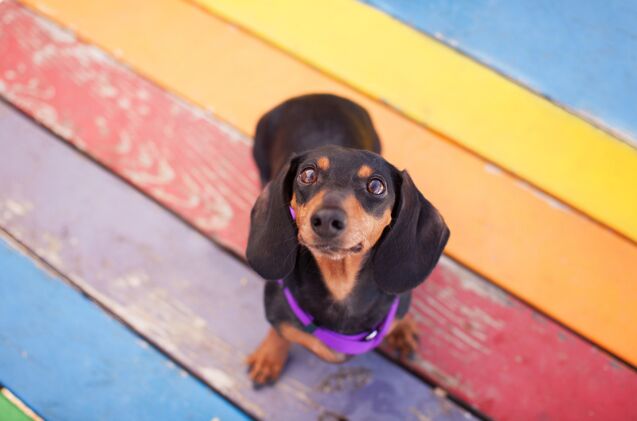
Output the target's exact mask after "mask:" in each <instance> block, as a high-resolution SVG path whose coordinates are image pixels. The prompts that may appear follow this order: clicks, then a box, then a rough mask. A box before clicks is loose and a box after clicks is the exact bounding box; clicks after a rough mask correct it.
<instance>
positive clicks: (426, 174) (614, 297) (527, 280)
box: [24, 0, 637, 364]
mask: <svg viewBox="0 0 637 421" xmlns="http://www.w3.org/2000/svg"><path fill="white" fill-rule="evenodd" d="M24 2H25V3H27V4H30V5H31V6H32V7H35V8H36V9H38V10H41V11H42V12H44V13H46V14H48V15H49V16H51V17H53V18H54V19H57V20H58V21H60V22H62V23H64V24H65V25H67V26H71V27H73V28H75V29H76V30H77V31H78V32H79V33H80V34H81V35H82V36H84V37H86V38H88V39H90V40H91V41H93V42H96V43H98V44H100V45H102V46H103V47H104V48H105V49H107V50H109V51H112V52H113V53H114V54H115V55H116V56H117V57H119V58H121V60H123V61H125V62H127V63H129V64H130V65H131V66H133V67H134V68H135V69H137V70H138V71H139V72H141V73H142V74H144V75H146V76H148V77H149V78H150V79H152V80H154V81H156V82H158V83H159V84H161V85H162V86H166V87H168V88H169V89H171V90H173V91H175V92H177V93H179V94H181V95H183V96H185V97H186V98H188V99H190V100H192V101H194V102H196V103H198V104H200V105H201V106H203V107H204V108H206V109H209V110H213V111H214V112H215V113H216V114H217V115H218V116H220V117H221V118H222V119H224V120H226V121H229V122H230V123H232V124H233V125H235V126H236V127H239V128H240V129H241V130H243V131H245V132H246V133H251V132H252V130H253V128H254V125H255V123H256V121H257V119H258V117H259V116H260V115H261V114H262V113H263V112H265V111H266V110H267V109H269V108H271V107H272V106H273V105H274V104H276V103H277V102H279V101H282V100H284V99H286V98H288V97H290V96H293V95H298V94H300V93H307V92H317V91H319V92H333V93H337V94H340V95H344V96H346V97H349V98H351V99H353V100H355V101H357V102H359V103H361V104H362V105H363V106H365V107H366V108H367V109H368V110H369V111H370V113H371V115H372V117H373V119H374V121H375V124H376V126H377V127H378V130H379V132H380V135H381V138H382V139H383V143H384V152H385V156H386V157H387V158H388V159H389V160H390V161H391V162H393V163H394V164H396V165H397V166H399V167H406V168H407V169H408V170H409V171H410V172H411V173H412V177H413V178H414V180H415V182H416V183H417V184H418V186H419V187H420V188H421V189H422V190H423V191H424V192H425V194H426V195H427V196H428V197H429V198H430V199H431V201H432V202H433V203H435V204H436V205H437V206H438V208H439V209H440V210H441V211H442V213H443V214H444V215H445V218H446V220H447V222H448V224H449V226H450V227H451V231H452V236H451V240H450V242H449V245H448V246H447V252H448V254H449V255H451V256H452V257H454V258H456V259H457V260H459V261H460V262H462V263H463V264H465V265H467V266H469V267H470V268H472V269H474V270H475V271H477V272H478V273H480V274H482V275H484V276H485V277H487V278H489V279H491V280H493V281H494V282H496V283H498V284H499V285H501V286H502V287H504V288H505V289H507V290H509V291H511V292H513V293H514V294H516V295H518V296H520V297H522V298H523V299H525V300H527V301H528V302H530V303H532V304H533V305H535V306H537V307H538V308H539V309H541V310H542V311H544V312H546V313H547V314H549V315H551V316H553V317H555V318H557V319H558V320H560V321H562V322H563V323H565V324H566V325H567V326H569V327H571V328H573V329H574V330H576V331H577V332H579V333H581V334H582V335H584V336H586V337H588V338H590V339H591V340H593V341H594V342H596V343H598V344H600V345H601V346H603V347H605V348H607V349H608V350H610V351H611V352H613V353H615V354H617V355H618V356H620V357H621V358H624V359H625V360H627V361H629V362H631V363H632V364H637V323H636V321H637V306H634V297H636V296H637V247H635V245H634V244H633V243H630V242H629V241H627V240H625V239H622V238H620V237H618V236H617V235H615V234H613V233H612V232H610V231H608V230H606V229H604V228H602V227H600V226H599V225H597V224H595V223H592V222H591V221H590V220H588V219H587V218H585V217H583V216H581V215H580V214H578V213H575V212H573V211H571V210H570V209H567V208H565V207H564V206H562V205H560V204H559V203H556V202H555V201H554V200H552V199H550V198H547V197H545V196H544V195H542V194H541V193H539V192H537V191H536V190H533V189H532V188H530V187H528V185H527V184H525V183H524V182H521V181H520V180H518V179H516V178H514V177H512V176H510V175H508V174H506V173H502V172H500V171H498V170H497V169H496V168H494V167H493V166H491V165H489V164H488V163H487V162H485V161H483V160H481V159H479V158H477V157H475V156H473V155H471V154H468V153H466V151H464V150H462V149H461V148H459V147H457V146H454V145H452V144H450V143H448V142H446V141H445V139H443V138H441V137H440V136H437V135H436V134H434V133H431V132H429V131H427V130H426V129H424V128H422V127H421V126H419V125H417V124H415V123H413V122H410V121H408V120H406V119H405V118H404V117H402V116H400V115H398V114H397V113H396V112H394V111H392V110H391V109H389V108H387V107H385V106H383V105H381V104H379V103H376V102H374V101H371V100H369V99H368V98H365V97H362V96H361V95H359V94H357V93H356V92H354V91H353V90H351V89H349V88H348V87H346V86H344V85H342V84H340V83H337V82H335V81H333V80H332V79H329V78H328V77H326V76H324V75H322V74H321V73H319V72H317V71H315V70H313V69H311V68H309V67H307V66H305V65H304V64H302V63H299V62H297V61H295V60H294V59H292V58H290V57H289V56H287V55H285V54H284V53H282V52H280V51H278V50H276V49H275V48H272V47H270V46H268V45H266V44H264V43H263V42H262V41H260V40H258V39H255V38H253V37H251V36H249V35H248V34H246V33H244V32H241V31H238V30H237V29H236V28H234V27H233V26H232V25H229V24H227V23H225V22H222V21H220V20H218V19H216V18H214V17H213V16H210V15H207V14H206V13H205V12H203V11H201V10H199V9H198V8H196V7H195V6H192V5H190V4H187V3H184V2H181V1H178V0H154V1H150V0H145V1H140V2H137V3H136V7H135V9H134V12H132V9H131V8H130V3H129V2H127V1H125V0H112V1H109V2H84V1H81V0H25V1H24ZM115 23H116V24H115ZM177 35H178V36H177Z"/></svg>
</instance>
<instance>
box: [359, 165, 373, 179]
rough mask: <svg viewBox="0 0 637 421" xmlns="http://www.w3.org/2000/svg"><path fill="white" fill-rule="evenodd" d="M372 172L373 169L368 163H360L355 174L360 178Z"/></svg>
mask: <svg viewBox="0 0 637 421" xmlns="http://www.w3.org/2000/svg"><path fill="white" fill-rule="evenodd" d="M373 172H374V170H373V169H372V168H371V167H370V166H369V165H361V167H360V168H359V169H358V172H357V173H356V174H357V175H358V176H359V177H360V178H367V177H369V176H370V175H372V173H373Z"/></svg>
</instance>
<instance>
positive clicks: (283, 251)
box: [246, 157, 299, 279]
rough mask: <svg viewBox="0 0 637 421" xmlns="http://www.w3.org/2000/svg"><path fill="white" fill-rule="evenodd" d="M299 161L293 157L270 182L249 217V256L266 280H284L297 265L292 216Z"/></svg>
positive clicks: (247, 255) (252, 265)
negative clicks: (291, 205) (293, 187)
mask: <svg viewBox="0 0 637 421" xmlns="http://www.w3.org/2000/svg"><path fill="white" fill-rule="evenodd" d="M298 162H299V158H298V157H293V158H291V159H290V161H289V162H288V163H287V164H286V165H285V166H284V167H283V169H281V171H279V173H278V174H277V176H276V177H275V178H274V179H273V180H272V181H270V182H269V183H268V184H267V185H266V186H265V188H264V189H263V191H262V192H261V194H260V195H259V197H258V198H257V201H256V202H255V204H254V207H253V208H252V212H251V214H250V236H249V237H248V247H247V249H246V257H247V259H248V263H249V264H250V266H251V267H252V268H253V269H254V270H255V271H256V272H257V273H258V274H259V275H261V276H262V277H263V278H265V279H281V278H284V277H285V276H286V275H288V274H289V273H290V272H291V271H292V269H293V268H294V265H295V263H296V251H297V248H298V245H299V243H298V240H297V238H296V235H297V233H296V224H295V223H294V221H293V220H292V216H291V215H290V199H291V197H292V183H293V182H294V177H295V175H296V171H297V167H298Z"/></svg>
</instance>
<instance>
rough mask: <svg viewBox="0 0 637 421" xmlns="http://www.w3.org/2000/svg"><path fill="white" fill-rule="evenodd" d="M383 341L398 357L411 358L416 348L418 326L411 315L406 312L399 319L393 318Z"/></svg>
mask: <svg viewBox="0 0 637 421" xmlns="http://www.w3.org/2000/svg"><path fill="white" fill-rule="evenodd" d="M385 341H386V342H387V345H388V346H389V348H391V349H392V350H393V351H395V352H396V353H397V354H398V357H399V358H401V359H407V358H411V357H412V356H413V354H414V353H415V352H416V351H417V350H418V326H417V325H416V322H415V321H414V319H413V317H411V315H410V314H407V315H406V316H405V317H404V318H403V319H401V320H394V323H392V325H391V328H390V330H389V334H388V335H387V338H385Z"/></svg>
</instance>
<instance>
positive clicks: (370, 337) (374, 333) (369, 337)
mask: <svg viewBox="0 0 637 421" xmlns="http://www.w3.org/2000/svg"><path fill="white" fill-rule="evenodd" d="M376 335H378V329H374V330H372V331H371V332H370V333H369V335H367V336H365V340H366V341H371V340H372V339H374V338H375V337H376Z"/></svg>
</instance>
